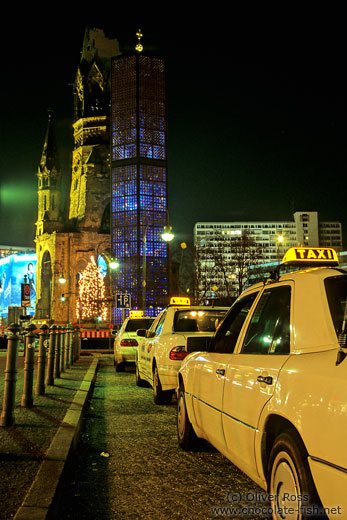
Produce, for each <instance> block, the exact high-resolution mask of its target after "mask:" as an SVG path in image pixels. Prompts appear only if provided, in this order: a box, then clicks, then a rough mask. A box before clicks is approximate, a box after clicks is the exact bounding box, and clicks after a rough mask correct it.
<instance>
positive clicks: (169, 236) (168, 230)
mask: <svg viewBox="0 0 347 520" xmlns="http://www.w3.org/2000/svg"><path fill="white" fill-rule="evenodd" d="M166 214H167V224H166V226H164V230H163V233H162V234H161V238H162V239H163V240H164V241H165V242H167V244H168V292H169V296H170V295H171V248H170V242H171V241H172V240H173V239H174V237H175V235H174V234H173V232H172V227H171V226H170V219H169V210H168V209H167V210H166Z"/></svg>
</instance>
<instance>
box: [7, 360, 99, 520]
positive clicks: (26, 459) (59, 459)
mask: <svg viewBox="0 0 347 520" xmlns="http://www.w3.org/2000/svg"><path fill="white" fill-rule="evenodd" d="M5 363H6V352H4V351H1V352H0V400H1V408H2V405H3V393H4V369H5ZM97 366H98V356H95V357H93V356H81V357H80V359H79V360H78V361H76V362H75V363H74V364H73V365H72V366H71V367H69V368H66V369H65V372H62V373H61V374H60V378H57V379H55V381H54V386H46V389H45V395H44V396H36V395H35V394H34V392H33V397H34V404H33V406H32V407H31V408H23V407H22V406H21V404H20V403H21V398H22V392H23V382H24V358H23V355H22V353H19V357H18V374H17V384H16V404H15V411H14V417H15V424H14V426H11V427H6V428H4V427H0V497H1V500H0V520H9V519H11V518H15V519H16V520H24V519H25V520H43V519H45V518H47V515H48V511H49V507H50V504H51V502H52V500H53V498H54V494H55V491H56V489H57V486H58V483H59V479H60V476H61V472H62V470H63V468H64V464H65V462H66V459H67V457H68V455H69V452H70V450H71V449H73V447H74V446H75V443H76V442H77V439H78V434H79V428H80V423H81V418H82V413H83V410H84V407H85V405H86V402H87V399H88V397H89V396H90V393H91V391H92V388H93V384H94V380H95V376H96V371H97ZM36 367H37V353H36V357H35V370H34V385H33V387H34V389H35V384H36V377H37V370H36Z"/></svg>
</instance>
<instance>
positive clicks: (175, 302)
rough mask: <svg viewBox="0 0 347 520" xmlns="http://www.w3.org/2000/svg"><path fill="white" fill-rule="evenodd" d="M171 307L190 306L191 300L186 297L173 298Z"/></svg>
mask: <svg viewBox="0 0 347 520" xmlns="http://www.w3.org/2000/svg"><path fill="white" fill-rule="evenodd" d="M170 305H190V298H186V297H184V296H172V298H171V299H170Z"/></svg>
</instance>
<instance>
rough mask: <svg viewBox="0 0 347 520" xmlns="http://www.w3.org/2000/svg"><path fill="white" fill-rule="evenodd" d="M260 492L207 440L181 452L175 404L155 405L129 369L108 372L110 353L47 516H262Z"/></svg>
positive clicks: (140, 519)
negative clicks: (57, 496) (196, 449)
mask: <svg viewBox="0 0 347 520" xmlns="http://www.w3.org/2000/svg"><path fill="white" fill-rule="evenodd" d="M264 496H265V492H264V491H263V490H261V489H260V488H258V487H257V486H256V485H255V484H254V483H253V482H252V481H250V480H249V479H248V478H247V477H246V476H245V475H244V474H243V473H241V472H240V471H239V470H238V469H237V468H235V466H233V465H232V464H231V463H230V462H229V461H228V460H227V459H225V458H224V457H223V456H222V455H221V454H220V453H218V452H217V451H215V450H214V449H213V448H212V447H211V446H210V445H207V446H206V448H204V449H203V450H202V451H199V452H184V451H182V450H181V449H180V448H179V447H178V445H177V437H176V403H175V402H173V403H171V404H170V405H164V406H158V405H155V404H154V402H153V391H152V389H151V388H138V387H137V386H136V385H135V374H134V372H133V371H127V372H125V373H115V370H114V367H113V362H112V358H111V357H110V358H108V359H107V358H106V360H104V361H102V362H101V367H100V369H99V372H98V378H97V381H96V385H95V389H94V394H93V398H92V399H91V402H90V408H89V412H88V414H87V416H86V418H85V423H84V428H83V432H82V435H81V438H80V444H79V446H78V449H77V452H76V453H75V456H74V458H73V459H72V460H71V465H70V469H69V472H68V474H67V476H66V480H65V483H64V486H63V488H62V493H61V499H60V502H59V503H58V504H57V507H56V513H55V515H54V518H57V519H64V520H65V519H66V520H68V519H75V518H77V517H78V518H79V520H84V519H88V520H94V519H95V520H110V519H112V520H115V519H121V520H130V519H131V520H169V519H170V520H176V519H182V520H183V519H184V520H193V519H194V520H195V519H197V520H200V519H203V520H205V519H210V518H235V519H236V518H240V519H241V518H242V519H244V518H249V519H258V518H268V516H267V514H265V513H262V510H265V512H266V513H267V512H268V507H267V504H266V502H265V500H263V497H264ZM218 507H223V508H228V507H229V509H224V510H221V509H218ZM231 508H234V510H232V509H231Z"/></svg>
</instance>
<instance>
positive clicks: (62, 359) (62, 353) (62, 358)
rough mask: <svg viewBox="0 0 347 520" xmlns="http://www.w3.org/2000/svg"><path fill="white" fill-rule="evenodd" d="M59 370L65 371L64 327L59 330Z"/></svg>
mask: <svg viewBox="0 0 347 520" xmlns="http://www.w3.org/2000/svg"><path fill="white" fill-rule="evenodd" d="M60 372H65V327H61V331H60Z"/></svg>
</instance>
